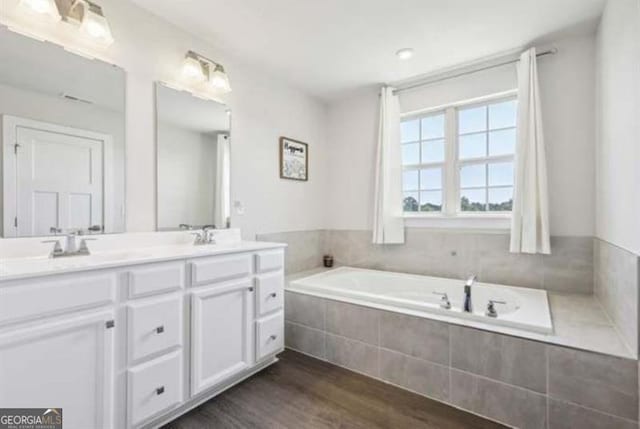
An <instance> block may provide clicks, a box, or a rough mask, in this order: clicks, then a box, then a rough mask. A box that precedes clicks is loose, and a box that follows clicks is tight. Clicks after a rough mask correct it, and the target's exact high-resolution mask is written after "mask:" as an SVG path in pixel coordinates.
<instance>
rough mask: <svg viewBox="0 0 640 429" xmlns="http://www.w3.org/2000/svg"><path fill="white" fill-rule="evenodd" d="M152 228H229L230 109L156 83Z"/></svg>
mask: <svg viewBox="0 0 640 429" xmlns="http://www.w3.org/2000/svg"><path fill="white" fill-rule="evenodd" d="M156 115H157V117H156V133H157V134H156V138H157V171H158V178H157V184H158V185H157V229H158V230H161V231H162V230H164V231H166V230H176V229H181V228H182V229H185V228H188V229H196V228H201V227H203V226H207V225H209V226H215V228H217V229H224V228H228V227H229V222H230V218H229V216H230V208H229V207H230V174H231V172H230V167H231V160H230V111H229V109H228V108H227V106H225V105H224V104H220V103H217V102H215V101H211V100H205V99H202V98H197V97H195V96H193V95H191V94H190V93H188V92H185V91H177V90H175V89H172V88H169V87H167V86H165V85H163V84H160V83H159V84H157V85H156Z"/></svg>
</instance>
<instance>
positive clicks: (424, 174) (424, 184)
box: [420, 168, 442, 190]
mask: <svg viewBox="0 0 640 429" xmlns="http://www.w3.org/2000/svg"><path fill="white" fill-rule="evenodd" d="M420 189H421V190H422V189H442V168H429V169H427V170H420Z"/></svg>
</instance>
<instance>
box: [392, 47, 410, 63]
mask: <svg viewBox="0 0 640 429" xmlns="http://www.w3.org/2000/svg"><path fill="white" fill-rule="evenodd" d="M396 56H397V57H398V58H400V59H401V60H408V59H409V58H411V57H413V49H411V48H404V49H400V50H398V52H396Z"/></svg>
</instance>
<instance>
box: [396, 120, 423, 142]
mask: <svg viewBox="0 0 640 429" xmlns="http://www.w3.org/2000/svg"><path fill="white" fill-rule="evenodd" d="M418 140H420V120H419V119H414V120H411V121H403V122H401V123H400V141H401V142H402V143H404V142H416V141H418Z"/></svg>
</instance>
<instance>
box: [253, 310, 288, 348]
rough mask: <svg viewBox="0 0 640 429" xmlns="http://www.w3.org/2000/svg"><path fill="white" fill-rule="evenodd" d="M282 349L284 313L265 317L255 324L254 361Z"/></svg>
mask: <svg viewBox="0 0 640 429" xmlns="http://www.w3.org/2000/svg"><path fill="white" fill-rule="evenodd" d="M283 347H284V313H283V312H282V311H280V312H278V313H276V314H274V315H273V316H269V317H265V318H263V319H260V320H258V321H257V322H256V360H261V359H264V358H265V357H267V356H269V355H272V354H273V353H277V352H279V351H280V350H282V348H283Z"/></svg>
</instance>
